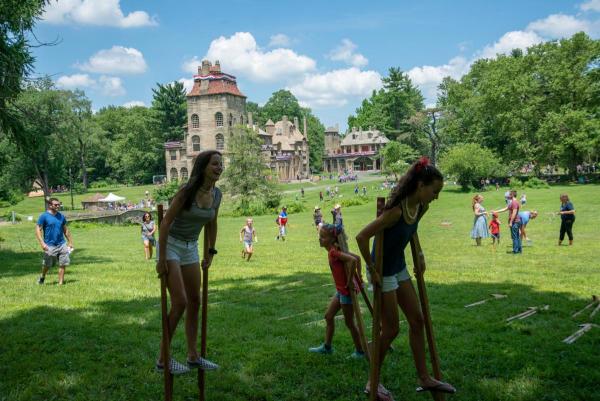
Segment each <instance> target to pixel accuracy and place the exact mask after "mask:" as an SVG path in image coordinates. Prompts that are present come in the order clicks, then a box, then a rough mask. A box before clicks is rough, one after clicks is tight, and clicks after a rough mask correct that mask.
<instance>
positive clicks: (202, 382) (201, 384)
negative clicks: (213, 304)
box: [198, 227, 208, 401]
mask: <svg viewBox="0 0 600 401" xmlns="http://www.w3.org/2000/svg"><path fill="white" fill-rule="evenodd" d="M202 252H203V256H202V257H203V260H204V261H206V260H208V230H207V229H206V227H204V244H203V246H202ZM200 268H201V269H202V318H201V326H200V327H201V328H200V356H201V357H202V358H206V329H207V318H208V269H206V268H204V266H201V267H200ZM205 387H206V378H205V375H204V369H198V399H199V400H200V401H205V400H206V395H205V393H206V392H205Z"/></svg>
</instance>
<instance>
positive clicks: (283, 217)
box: [275, 206, 288, 241]
mask: <svg viewBox="0 0 600 401" xmlns="http://www.w3.org/2000/svg"><path fill="white" fill-rule="evenodd" d="M287 222H288V215H287V208H286V207H285V206H284V207H282V208H281V213H279V215H278V216H277V219H276V220H275V223H277V227H278V230H279V231H278V233H277V239H279V238H281V240H282V241H285V236H286V234H287V230H286V225H287Z"/></svg>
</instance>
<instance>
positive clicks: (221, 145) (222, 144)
mask: <svg viewBox="0 0 600 401" xmlns="http://www.w3.org/2000/svg"><path fill="white" fill-rule="evenodd" d="M216 139H217V150H223V149H225V138H224V137H223V135H222V134H217V136H216Z"/></svg>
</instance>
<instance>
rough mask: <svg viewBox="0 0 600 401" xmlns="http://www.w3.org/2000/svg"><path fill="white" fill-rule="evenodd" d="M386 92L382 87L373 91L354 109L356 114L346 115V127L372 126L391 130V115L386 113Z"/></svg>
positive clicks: (384, 130) (381, 129)
mask: <svg viewBox="0 0 600 401" xmlns="http://www.w3.org/2000/svg"><path fill="white" fill-rule="evenodd" d="M385 102H386V93H385V91H384V90H383V89H380V90H379V91H373V93H372V94H371V97H370V98H368V99H364V100H363V101H362V103H361V105H360V107H358V108H357V109H356V115H350V116H349V117H348V127H350V128H352V127H356V128H359V127H365V128H366V127H374V128H377V129H379V130H380V131H383V132H391V131H392V130H393V126H392V120H391V116H390V115H389V114H388V113H387V107H386V103H385Z"/></svg>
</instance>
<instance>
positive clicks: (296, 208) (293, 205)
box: [286, 201, 307, 214]
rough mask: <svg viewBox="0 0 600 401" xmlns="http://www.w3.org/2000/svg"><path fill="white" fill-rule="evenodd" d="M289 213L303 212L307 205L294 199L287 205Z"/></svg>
mask: <svg viewBox="0 0 600 401" xmlns="http://www.w3.org/2000/svg"><path fill="white" fill-rule="evenodd" d="M286 207H287V212H288V213H289V214H293V213H301V212H305V211H306V210H307V208H306V205H305V204H304V203H302V202H300V201H292V202H290V203H288V204H287V205H286Z"/></svg>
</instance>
